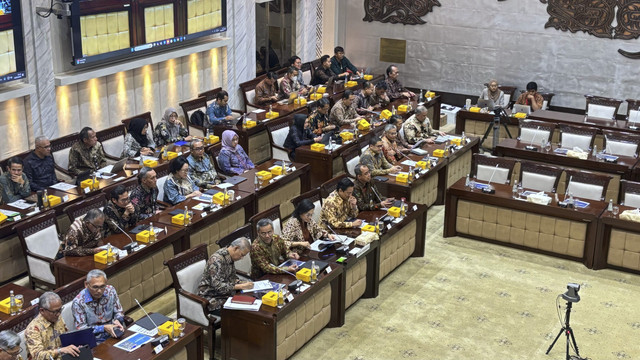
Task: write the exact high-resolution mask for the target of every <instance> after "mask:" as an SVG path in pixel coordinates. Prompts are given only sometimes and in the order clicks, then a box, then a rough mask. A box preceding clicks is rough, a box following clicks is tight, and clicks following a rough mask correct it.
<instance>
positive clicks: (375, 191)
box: [371, 184, 382, 202]
mask: <svg viewBox="0 0 640 360" xmlns="http://www.w3.org/2000/svg"><path fill="white" fill-rule="evenodd" d="M371 190H373V193H374V194H375V195H376V197H377V198H378V201H380V202H382V198H381V197H380V194H378V191H377V190H376V188H375V187H374V186H373V184H371Z"/></svg>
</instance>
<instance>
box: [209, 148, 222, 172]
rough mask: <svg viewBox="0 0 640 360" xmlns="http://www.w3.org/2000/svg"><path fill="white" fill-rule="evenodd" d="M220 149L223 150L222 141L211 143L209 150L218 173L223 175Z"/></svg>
mask: <svg viewBox="0 0 640 360" xmlns="http://www.w3.org/2000/svg"><path fill="white" fill-rule="evenodd" d="M220 150H222V142H218V143H216V144H213V145H211V147H210V148H209V149H208V150H207V151H208V152H209V155H210V156H211V160H213V165H214V167H215V168H216V172H217V173H218V175H222V174H223V173H222V170H221V169H220V166H219V165H218V156H220Z"/></svg>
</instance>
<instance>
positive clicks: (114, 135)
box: [96, 124, 126, 160]
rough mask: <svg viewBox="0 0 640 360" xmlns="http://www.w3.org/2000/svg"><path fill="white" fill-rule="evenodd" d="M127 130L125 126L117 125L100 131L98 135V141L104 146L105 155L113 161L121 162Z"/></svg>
mask: <svg viewBox="0 0 640 360" xmlns="http://www.w3.org/2000/svg"><path fill="white" fill-rule="evenodd" d="M125 134H126V130H125V128H124V125H122V124H120V125H116V126H112V127H110V128H107V129H104V130H100V131H98V132H97V133H96V136H97V137H98V141H99V142H100V143H101V144H102V149H103V150H104V154H105V155H106V156H107V157H108V158H110V159H112V160H120V155H122V149H123V148H124V135H125Z"/></svg>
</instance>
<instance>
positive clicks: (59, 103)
mask: <svg viewBox="0 0 640 360" xmlns="http://www.w3.org/2000/svg"><path fill="white" fill-rule="evenodd" d="M56 109H57V115H58V122H57V125H58V133H59V134H60V135H61V136H62V135H67V134H71V133H73V132H76V131H80V129H81V128H82V126H81V124H80V107H79V106H78V87H77V85H75V84H74V85H68V86H58V87H56Z"/></svg>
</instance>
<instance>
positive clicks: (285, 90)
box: [280, 66, 307, 99]
mask: <svg viewBox="0 0 640 360" xmlns="http://www.w3.org/2000/svg"><path fill="white" fill-rule="evenodd" d="M299 73H300V72H299V71H298V69H296V68H294V67H293V66H292V67H290V68H289V69H288V70H287V73H286V74H285V76H284V78H282V81H281V82H280V98H281V99H288V98H289V96H290V95H291V94H297V95H298V96H305V95H306V94H307V88H305V87H301V86H300V84H299V83H298V80H297V79H298V74H299Z"/></svg>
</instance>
